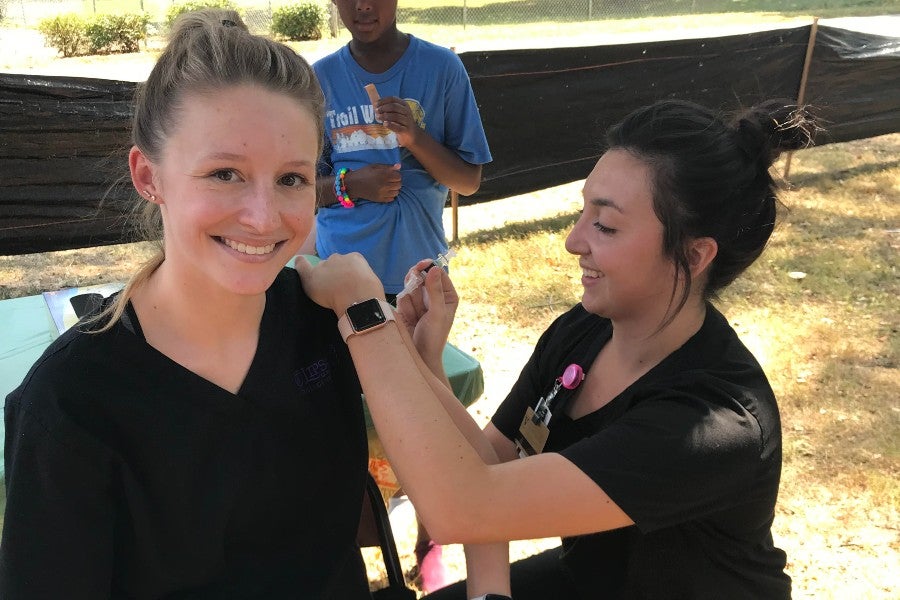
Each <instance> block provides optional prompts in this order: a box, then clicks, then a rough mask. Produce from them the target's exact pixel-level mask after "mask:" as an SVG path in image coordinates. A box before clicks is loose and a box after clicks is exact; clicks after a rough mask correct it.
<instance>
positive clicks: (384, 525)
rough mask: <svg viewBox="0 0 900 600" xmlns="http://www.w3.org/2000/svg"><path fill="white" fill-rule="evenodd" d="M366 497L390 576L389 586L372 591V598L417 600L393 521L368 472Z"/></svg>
mask: <svg viewBox="0 0 900 600" xmlns="http://www.w3.org/2000/svg"><path fill="white" fill-rule="evenodd" d="M366 497H367V498H368V499H369V504H370V505H371V507H372V515H373V516H374V517H375V527H376V529H377V530H378V540H379V541H380V544H381V556H382V559H383V560H384V570H385V572H386V573H387V578H388V585H387V587H385V588H382V589H380V590H376V591H374V592H372V598H374V599H376V600H415V598H416V593H415V592H414V591H413V590H411V589H409V588H408V587H406V579H405V578H404V577H403V566H402V565H401V564H400V555H399V554H398V552H397V544H396V542H395V541H394V532H393V531H392V530H391V521H390V519H389V518H388V512H387V508H386V507H385V506H384V500H383V499H382V497H381V491H380V490H379V489H378V484H377V483H376V482H375V478H374V477H372V474H371V473H367V474H366Z"/></svg>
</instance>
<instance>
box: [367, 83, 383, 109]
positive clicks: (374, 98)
mask: <svg viewBox="0 0 900 600" xmlns="http://www.w3.org/2000/svg"><path fill="white" fill-rule="evenodd" d="M365 87H366V93H367V94H368V95H369V102H371V103H372V106H375V103H376V102H378V101H379V100H380V99H381V96H379V95H378V90H376V89H375V84H374V83H367V84H366V86H365Z"/></svg>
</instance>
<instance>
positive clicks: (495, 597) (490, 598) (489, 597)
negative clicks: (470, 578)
mask: <svg viewBox="0 0 900 600" xmlns="http://www.w3.org/2000/svg"><path fill="white" fill-rule="evenodd" d="M472 600H512V598H510V597H509V596H504V595H503V594H484V595H482V596H475V597H474V598H472Z"/></svg>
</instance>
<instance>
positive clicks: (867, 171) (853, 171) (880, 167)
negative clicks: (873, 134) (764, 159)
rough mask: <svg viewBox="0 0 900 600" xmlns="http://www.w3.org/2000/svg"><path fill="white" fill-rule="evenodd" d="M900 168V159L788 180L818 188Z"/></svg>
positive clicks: (792, 177)
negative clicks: (839, 180) (841, 180)
mask: <svg viewBox="0 0 900 600" xmlns="http://www.w3.org/2000/svg"><path fill="white" fill-rule="evenodd" d="M897 166H900V159H896V160H891V161H879V162H870V163H865V164H861V165H856V166H854V167H848V168H846V169H838V170H836V171H819V172H817V173H802V174H800V175H791V176H790V177H788V180H789V182H790V184H791V185H792V186H795V187H800V186H804V187H805V186H808V187H817V186H822V185H825V184H827V183H829V182H833V181H835V180H837V179H849V178H851V177H857V176H863V175H872V174H874V173H881V172H882V171H886V170H888V169H892V168H894V167H897Z"/></svg>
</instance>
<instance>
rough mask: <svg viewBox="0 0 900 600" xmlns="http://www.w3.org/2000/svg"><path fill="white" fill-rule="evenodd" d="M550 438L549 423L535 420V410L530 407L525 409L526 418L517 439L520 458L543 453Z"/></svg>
mask: <svg viewBox="0 0 900 600" xmlns="http://www.w3.org/2000/svg"><path fill="white" fill-rule="evenodd" d="M548 420H549V419H548ZM535 421H537V423H535ZM549 436H550V429H548V428H547V423H546V422H545V421H544V420H540V419H535V418H534V409H532V408H531V407H530V406H529V407H528V408H527V409H525V416H524V417H522V424H521V425H519V437H518V438H517V439H516V447H517V448H518V450H519V456H532V455H534V454H540V453H541V452H543V450H544V446H545V445H546V444H547V438H548V437H549Z"/></svg>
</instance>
